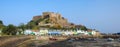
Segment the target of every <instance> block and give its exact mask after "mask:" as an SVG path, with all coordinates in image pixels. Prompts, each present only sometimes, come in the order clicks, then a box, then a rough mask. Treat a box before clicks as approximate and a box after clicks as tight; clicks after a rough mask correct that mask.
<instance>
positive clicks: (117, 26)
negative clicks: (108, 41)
mask: <svg viewBox="0 0 120 47" xmlns="http://www.w3.org/2000/svg"><path fill="white" fill-rule="evenodd" d="M42 12H55V13H60V14H61V15H62V17H65V18H67V19H68V21H69V22H72V23H75V24H81V25H85V26H86V27H87V28H90V29H97V30H99V31H100V32H101V33H116V32H120V21H119V20H120V0H0V20H2V21H3V23H4V24H5V25H8V24H14V25H16V26H17V25H20V23H25V24H26V23H27V22H29V21H30V20H31V19H32V18H33V16H36V15H42Z"/></svg>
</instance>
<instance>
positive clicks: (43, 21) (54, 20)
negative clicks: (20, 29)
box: [32, 12, 74, 28]
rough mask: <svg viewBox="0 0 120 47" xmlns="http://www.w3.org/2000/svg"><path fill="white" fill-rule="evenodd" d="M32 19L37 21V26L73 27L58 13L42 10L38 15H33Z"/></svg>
mask: <svg viewBox="0 0 120 47" xmlns="http://www.w3.org/2000/svg"><path fill="white" fill-rule="evenodd" d="M32 21H37V24H38V26H50V27H56V26H58V27H68V28H69V27H73V26H74V25H72V26H71V24H70V23H69V22H68V21H67V19H65V18H64V17H62V16H61V14H59V13H54V12H43V14H42V15H40V16H34V17H33V19H32Z"/></svg>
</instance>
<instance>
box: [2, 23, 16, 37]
mask: <svg viewBox="0 0 120 47" xmlns="http://www.w3.org/2000/svg"><path fill="white" fill-rule="evenodd" d="M17 31H18V30H17V27H16V26H14V25H12V24H9V25H8V26H6V27H4V28H3V30H2V33H4V34H6V35H16V34H17Z"/></svg>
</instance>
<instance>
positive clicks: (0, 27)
mask: <svg viewBox="0 0 120 47" xmlns="http://www.w3.org/2000/svg"><path fill="white" fill-rule="evenodd" d="M3 27H4V25H3V22H2V21H1V20H0V29H2V28H3Z"/></svg>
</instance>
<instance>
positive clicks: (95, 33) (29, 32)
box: [24, 29, 100, 37]
mask: <svg viewBox="0 0 120 47" xmlns="http://www.w3.org/2000/svg"><path fill="white" fill-rule="evenodd" d="M24 34H25V35H40V36H47V35H48V36H51V35H54V36H70V35H78V36H84V35H85V36H95V37H97V36H100V32H98V31H96V30H91V31H84V30H76V31H74V30H66V31H64V30H48V29H40V30H39V31H37V32H36V31H33V30H25V31H24Z"/></svg>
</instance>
